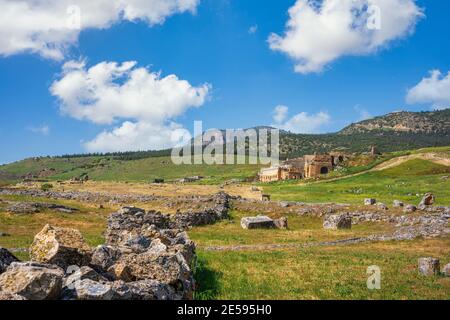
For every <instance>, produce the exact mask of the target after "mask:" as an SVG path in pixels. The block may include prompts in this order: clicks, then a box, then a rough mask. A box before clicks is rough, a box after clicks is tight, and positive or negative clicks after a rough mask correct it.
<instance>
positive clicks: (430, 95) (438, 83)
mask: <svg viewBox="0 0 450 320" xmlns="http://www.w3.org/2000/svg"><path fill="white" fill-rule="evenodd" d="M406 102H407V103H410V104H414V103H427V104H428V103H429V104H431V105H432V108H433V109H435V110H443V109H447V108H450V72H448V73H447V75H444V74H442V73H441V71H439V70H432V71H430V75H429V77H426V78H423V79H422V80H421V81H420V82H419V83H418V84H417V85H416V86H414V87H413V88H411V89H409V90H408V93H407V95H406Z"/></svg>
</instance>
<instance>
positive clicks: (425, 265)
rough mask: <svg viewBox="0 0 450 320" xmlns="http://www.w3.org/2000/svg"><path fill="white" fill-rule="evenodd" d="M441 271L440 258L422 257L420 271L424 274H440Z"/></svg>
mask: <svg viewBox="0 0 450 320" xmlns="http://www.w3.org/2000/svg"><path fill="white" fill-rule="evenodd" d="M439 272H440V267H439V259H436V258H420V259H419V273H420V274H422V275H424V276H434V275H438V274H439Z"/></svg>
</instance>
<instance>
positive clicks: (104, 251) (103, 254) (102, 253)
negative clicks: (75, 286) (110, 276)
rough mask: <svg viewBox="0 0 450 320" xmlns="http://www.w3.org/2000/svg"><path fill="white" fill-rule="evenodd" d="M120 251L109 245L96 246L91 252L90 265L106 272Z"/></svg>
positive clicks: (119, 254) (118, 256)
mask: <svg viewBox="0 0 450 320" xmlns="http://www.w3.org/2000/svg"><path fill="white" fill-rule="evenodd" d="M121 254H122V253H121V251H120V250H119V249H117V248H114V247H111V246H105V245H101V246H98V247H97V248H96V249H95V250H94V252H93V253H92V258H91V263H90V265H91V266H92V267H93V268H95V269H98V270H100V271H102V272H106V271H107V270H108V269H109V268H110V267H111V266H112V265H113V264H115V263H116V261H117V260H119V258H120V256H121Z"/></svg>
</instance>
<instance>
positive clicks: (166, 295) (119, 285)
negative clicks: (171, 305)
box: [112, 280, 182, 300]
mask: <svg viewBox="0 0 450 320" xmlns="http://www.w3.org/2000/svg"><path fill="white" fill-rule="evenodd" d="M112 290H113V293H114V295H113V299H114V300H180V299H182V296H180V295H179V294H177V293H176V292H175V290H174V289H173V288H172V287H171V286H169V285H167V284H164V283H161V282H159V281H156V280H141V281H135V282H130V283H125V282H123V281H116V282H114V283H113V284H112Z"/></svg>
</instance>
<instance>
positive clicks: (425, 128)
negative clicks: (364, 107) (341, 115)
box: [340, 109, 450, 134]
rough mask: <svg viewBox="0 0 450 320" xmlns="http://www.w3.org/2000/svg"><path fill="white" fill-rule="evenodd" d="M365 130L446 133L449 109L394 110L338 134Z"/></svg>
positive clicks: (448, 130) (353, 125)
mask: <svg viewBox="0 0 450 320" xmlns="http://www.w3.org/2000/svg"><path fill="white" fill-rule="evenodd" d="M367 132H386V133H390V132H407V133H416V134H448V133H449V132H450V109H447V110H441V111H432V112H395V113H390V114H388V115H385V116H381V117H376V118H373V119H369V120H365V121H361V122H358V123H355V124H352V125H350V126H348V127H346V128H344V129H343V130H342V131H340V134H354V133H367Z"/></svg>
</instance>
